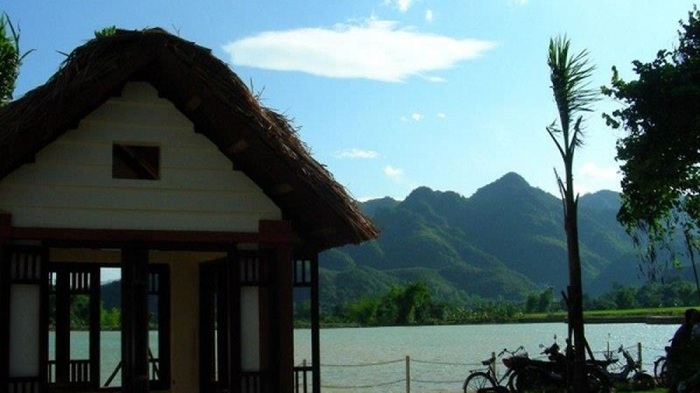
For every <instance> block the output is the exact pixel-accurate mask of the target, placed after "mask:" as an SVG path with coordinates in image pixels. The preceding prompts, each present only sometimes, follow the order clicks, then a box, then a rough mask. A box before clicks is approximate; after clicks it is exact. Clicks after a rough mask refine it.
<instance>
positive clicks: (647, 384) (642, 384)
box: [605, 345, 656, 390]
mask: <svg viewBox="0 0 700 393" xmlns="http://www.w3.org/2000/svg"><path fill="white" fill-rule="evenodd" d="M617 352H618V353H620V354H622V356H623V357H624V358H625V364H624V365H623V366H622V369H620V371H618V372H612V371H609V370H607V368H605V370H606V372H607V374H608V378H609V379H610V382H612V383H613V384H630V385H631V387H632V388H633V390H650V389H653V388H654V387H655V386H656V383H655V382H654V377H652V376H651V374H649V373H647V372H646V371H645V370H642V369H641V368H640V367H639V364H637V362H636V361H635V360H634V358H633V357H632V355H630V353H629V351H628V350H626V349H625V348H624V347H623V346H622V345H620V348H618V349H617ZM615 360H617V359H615Z"/></svg>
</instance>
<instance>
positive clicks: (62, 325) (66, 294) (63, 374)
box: [55, 270, 71, 386]
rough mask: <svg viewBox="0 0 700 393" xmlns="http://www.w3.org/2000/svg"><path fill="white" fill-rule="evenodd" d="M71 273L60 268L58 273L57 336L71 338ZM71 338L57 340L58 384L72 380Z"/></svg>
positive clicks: (61, 384)
mask: <svg viewBox="0 0 700 393" xmlns="http://www.w3.org/2000/svg"><path fill="white" fill-rule="evenodd" d="M70 300H71V299H70V274H69V272H68V271H67V270H59V271H58V272H57V274H56V302H55V304H56V326H55V328H56V337H68V338H70ZM69 361H70V339H68V340H56V384H58V385H60V386H65V385H67V384H68V382H70V378H69V375H70V364H69Z"/></svg>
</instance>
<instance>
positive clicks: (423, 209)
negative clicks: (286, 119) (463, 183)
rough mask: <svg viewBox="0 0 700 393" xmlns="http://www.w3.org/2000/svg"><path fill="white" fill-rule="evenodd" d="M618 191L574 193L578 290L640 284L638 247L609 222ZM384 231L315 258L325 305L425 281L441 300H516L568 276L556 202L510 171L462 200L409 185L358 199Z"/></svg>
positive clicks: (560, 285) (559, 284) (593, 292)
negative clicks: (398, 195) (401, 193)
mask: <svg viewBox="0 0 700 393" xmlns="http://www.w3.org/2000/svg"><path fill="white" fill-rule="evenodd" d="M619 206H620V201H619V195H618V194H617V193H615V192H612V191H600V192H598V193H595V194H589V195H584V196H582V197H581V198H580V201H579V211H578V213H579V236H580V247H581V258H582V273H583V279H584V291H585V293H586V294H588V295H590V296H597V295H599V294H601V293H602V292H605V291H608V290H609V289H611V287H612V285H613V284H614V283H619V284H623V285H631V284H635V285H636V284H640V283H641V282H642V278H641V277H640V275H639V274H638V271H639V269H638V253H637V251H636V250H635V249H634V248H633V245H632V241H631V239H630V238H629V236H628V235H627V234H626V233H625V231H624V229H623V228H622V226H621V225H620V224H619V223H618V222H617V220H616V214H617V211H618V209H619ZM362 208H363V209H364V211H365V212H366V213H367V214H368V215H369V216H370V217H372V219H373V220H374V222H375V223H376V224H377V225H378V226H379V228H380V229H381V230H382V234H381V236H380V237H379V238H378V239H376V240H374V241H371V242H368V243H364V244H362V245H360V246H348V247H344V248H340V249H336V250H331V251H328V252H324V253H323V254H321V256H320V266H321V274H320V276H321V284H320V285H321V301H322V307H330V306H332V305H334V304H339V303H342V302H345V301H347V300H349V299H355V298H358V297H360V296H367V295H374V294H380V293H384V292H386V291H387V290H388V289H389V288H390V287H391V286H392V285H399V284H405V283H407V282H413V281H424V282H426V283H427V284H428V286H429V287H430V288H431V291H433V293H432V295H433V296H434V297H435V298H436V299H439V300H444V301H449V302H453V303H457V304H460V303H461V304H464V303H465V302H469V301H470V300H473V299H502V300H522V299H523V298H524V297H525V296H527V294H529V293H532V292H534V291H537V292H539V291H542V290H543V289H544V288H547V287H553V288H554V289H555V291H556V293H559V292H560V291H562V290H564V289H565V288H566V285H567V283H568V265H567V248H566V237H565V234H564V229H563V207H562V203H561V201H560V200H559V199H558V198H556V197H554V196H553V195H551V194H549V193H546V192H544V191H542V190H540V189H538V188H534V187H531V186H530V185H529V184H528V183H527V182H526V181H525V180H524V179H523V178H522V177H521V176H519V175H518V174H515V173H509V174H506V175H505V176H503V177H502V178H500V179H498V180H497V181H495V182H493V183H491V184H489V185H487V186H485V187H482V188H480V189H479V190H477V192H476V193H474V195H472V196H471V197H469V198H465V197H463V196H461V195H459V194H457V193H455V192H449V191H448V192H441V191H434V190H431V189H429V188H427V187H420V188H417V189H416V190H414V191H413V192H412V193H411V194H410V195H409V196H408V197H407V198H406V199H405V200H403V201H396V200H393V199H391V198H383V199H380V200H372V201H368V202H365V203H364V204H362Z"/></svg>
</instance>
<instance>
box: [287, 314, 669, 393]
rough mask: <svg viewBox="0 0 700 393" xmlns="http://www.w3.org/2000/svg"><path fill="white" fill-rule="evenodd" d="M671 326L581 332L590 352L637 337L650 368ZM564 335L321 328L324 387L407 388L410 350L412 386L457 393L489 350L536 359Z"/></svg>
mask: <svg viewBox="0 0 700 393" xmlns="http://www.w3.org/2000/svg"><path fill="white" fill-rule="evenodd" d="M676 328H677V326H676V325H647V324H641V323H640V324H596V325H587V326H586V337H587V339H588V341H589V344H590V347H591V349H592V350H593V351H594V352H595V353H596V356H598V355H600V356H602V352H603V351H605V350H607V349H608V348H610V349H611V350H616V349H617V348H618V347H619V346H620V345H623V346H624V347H626V348H629V349H630V352H631V353H632V354H634V355H635V357H636V354H637V343H641V346H642V362H643V365H644V368H646V369H647V370H651V371H652V373H653V362H654V360H655V359H656V358H657V357H658V356H661V355H662V354H663V352H664V351H663V348H664V346H665V345H667V342H668V340H669V339H670V338H671V336H672V335H673V333H674V332H675V330H676ZM566 335H567V325H566V324H565V323H538V324H508V325H468V326H421V327H383V328H349V329H323V330H322V331H321V378H322V386H323V391H324V392H366V393H376V392H382V393H386V392H405V391H406V382H405V375H406V357H407V356H408V357H410V363H409V364H410V376H411V391H412V392H448V391H454V392H458V391H461V383H462V381H463V380H464V378H465V376H466V375H467V374H468V373H469V370H473V369H477V368H480V366H479V362H480V361H481V360H484V359H486V358H488V357H489V356H490V354H491V353H492V352H496V353H498V352H500V351H501V350H502V349H504V348H508V349H515V348H517V347H519V346H520V345H522V346H524V347H525V349H526V350H527V351H528V353H529V354H530V357H538V356H540V352H541V349H540V347H539V345H540V344H545V345H549V344H551V343H552V342H553V341H554V339H555V336H556V337H557V342H558V343H559V344H560V345H562V344H563V343H564V340H565V338H566ZM310 337H311V335H310V331H308V330H297V331H296V334H295V340H296V342H295V346H296V353H295V358H296V359H295V360H296V364H301V363H302V362H303V360H304V359H310V358H311V356H310V353H311V351H310V346H309V343H310ZM365 364H371V365H367V366H364V365H365Z"/></svg>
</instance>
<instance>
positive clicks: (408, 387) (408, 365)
mask: <svg viewBox="0 0 700 393" xmlns="http://www.w3.org/2000/svg"><path fill="white" fill-rule="evenodd" d="M406 393H411V357H410V356H408V355H406Z"/></svg>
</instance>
